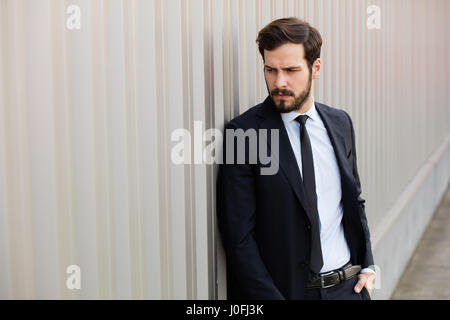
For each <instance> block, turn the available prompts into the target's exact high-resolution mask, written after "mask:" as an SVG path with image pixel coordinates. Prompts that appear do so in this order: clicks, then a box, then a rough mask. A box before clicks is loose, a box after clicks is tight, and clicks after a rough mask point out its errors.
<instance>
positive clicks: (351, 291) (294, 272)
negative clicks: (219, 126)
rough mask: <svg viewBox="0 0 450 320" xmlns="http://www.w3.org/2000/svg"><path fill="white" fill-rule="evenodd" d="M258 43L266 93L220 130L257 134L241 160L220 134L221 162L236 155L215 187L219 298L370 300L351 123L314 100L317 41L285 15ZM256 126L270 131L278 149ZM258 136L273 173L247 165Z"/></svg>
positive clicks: (258, 165) (368, 262)
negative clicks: (220, 252) (224, 292)
mask: <svg viewBox="0 0 450 320" xmlns="http://www.w3.org/2000/svg"><path fill="white" fill-rule="evenodd" d="M257 43H258V46H259V51H260V53H261V55H262V58H263V60H264V76H265V81H266V85H267V88H268V92H269V97H267V99H266V100H265V101H264V102H263V103H261V104H259V105H257V106H255V107H253V108H251V109H249V110H248V111H247V112H245V113H243V114H242V115H240V116H238V117H236V118H235V119H233V120H232V121H230V122H229V123H228V124H227V125H226V127H225V128H226V129H227V130H230V129H233V130H237V129H242V130H244V131H245V132H247V130H250V129H252V130H256V132H257V138H258V144H256V146H255V145H247V144H246V145H245V150H244V151H243V158H244V160H245V161H244V163H243V161H237V159H238V155H237V154H239V150H237V149H236V145H235V142H236V141H235V140H236V136H233V137H232V139H230V138H229V137H228V136H226V139H225V143H224V159H227V153H230V148H234V150H232V151H235V152H233V161H226V162H225V163H224V164H223V165H221V166H220V168H219V175H218V181H217V215H218V223H219V230H220V234H221V236H222V240H223V241H222V242H223V245H224V248H225V253H226V260H227V283H228V286H227V289H228V297H229V298H230V299H357V300H361V299H370V294H371V290H372V286H373V283H374V280H375V273H374V271H372V270H371V269H370V268H369V267H371V266H372V265H373V257H372V251H371V243H370V235H369V229H368V223H367V219H366V214H365V209H364V203H365V200H364V199H362V198H361V197H360V194H361V187H360V180H359V176H358V170H357V165H356V150H355V135H354V130H353V124H352V121H351V119H350V116H349V115H348V114H347V113H346V112H345V111H343V110H338V109H335V108H331V107H328V106H326V105H324V104H320V103H317V102H314V99H313V93H314V80H315V79H317V78H318V76H319V73H320V68H321V60H320V50H321V46H322V38H321V36H320V34H319V32H318V31H317V30H316V29H315V28H313V27H311V26H310V25H309V24H308V23H306V22H304V21H301V20H299V19H296V18H287V19H279V20H276V21H273V22H272V23H270V24H269V25H267V26H266V27H265V28H264V29H262V30H261V31H260V32H259V35H258V39H257ZM261 129H266V130H267V131H266V133H267V135H266V136H268V137H270V134H271V133H272V132H274V131H277V132H278V135H279V139H278V140H277V141H275V143H278V146H275V145H274V144H273V142H271V139H270V138H267V139H266V140H267V142H266V141H265V140H264V137H263V136H262V134H261V132H263V130H261ZM242 130H241V132H242ZM236 132H237V131H236ZM269 132H270V133H269ZM261 139H262V141H263V143H266V144H267V150H273V154H272V155H273V156H274V157H272V158H273V159H277V161H278V160H279V170H278V171H277V172H276V173H275V174H271V175H264V174H262V173H261V169H262V168H263V167H266V164H263V163H264V162H263V161H261V158H260V157H259V156H258V160H257V161H255V162H254V163H251V161H249V160H250V159H249V158H250V155H251V154H254V153H255V152H256V150H255V148H257V147H258V146H260V145H261V144H260V143H261ZM227 146H228V147H227ZM277 147H279V152H278V153H279V154H275V153H277V152H276V151H277V150H278V148H277ZM241 151H242V150H241Z"/></svg>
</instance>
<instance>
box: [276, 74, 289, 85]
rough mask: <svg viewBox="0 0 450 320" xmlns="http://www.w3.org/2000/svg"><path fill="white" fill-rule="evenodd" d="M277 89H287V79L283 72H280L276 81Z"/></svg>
mask: <svg viewBox="0 0 450 320" xmlns="http://www.w3.org/2000/svg"><path fill="white" fill-rule="evenodd" d="M275 87H277V88H284V87H286V77H285V75H284V74H283V72H278V74H277V78H276V79H275Z"/></svg>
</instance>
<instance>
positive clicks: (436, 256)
mask: <svg viewBox="0 0 450 320" xmlns="http://www.w3.org/2000/svg"><path fill="white" fill-rule="evenodd" d="M391 299H394V300H398V299H403V300H410V299H424V300H429V299H436V300H442V299H450V188H448V189H447V192H446V194H445V195H444V197H443V199H442V201H441V204H440V205H439V207H438V209H437V211H436V212H435V214H434V216H433V218H432V219H431V222H430V224H429V225H428V227H427V229H426V231H425V232H424V234H423V236H422V238H421V239H420V241H419V244H418V246H417V248H416V250H415V252H414V254H413V256H412V258H411V259H410V261H409V264H408V266H407V267H406V270H405V271H404V272H403V275H402V278H401V279H400V281H399V283H398V285H397V288H396V289H395V291H394V294H393V295H392V297H391Z"/></svg>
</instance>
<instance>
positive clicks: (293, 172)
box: [259, 97, 311, 220]
mask: <svg viewBox="0 0 450 320" xmlns="http://www.w3.org/2000/svg"><path fill="white" fill-rule="evenodd" d="M259 115H260V116H261V117H262V118H264V120H263V121H262V122H261V123H260V127H259V128H260V129H267V137H268V139H267V148H268V150H272V149H271V141H270V140H271V139H270V130H273V129H278V132H279V155H276V154H273V155H271V156H272V157H273V158H276V160H277V161H278V163H279V166H280V168H281V170H282V171H283V173H284V175H285V176H286V178H287V180H288V181H289V184H290V185H291V186H292V188H293V189H294V193H295V195H296V197H297V199H298V200H299V202H300V204H301V205H302V207H303V209H304V210H305V212H306V213H307V215H308V217H309V218H310V220H311V213H310V210H309V206H308V204H307V202H306V198H305V195H304V189H303V183H302V178H301V174H300V170H299V169H298V165H297V160H296V159H295V155H294V151H293V150H292V146H291V143H290V141H289V137H288V134H287V132H286V128H285V127H284V124H283V120H282V119H281V116H280V113H279V112H278V111H277V110H276V109H275V106H274V105H273V103H272V100H270V98H269V97H268V98H267V99H266V100H265V101H264V103H263V108H262V109H261V111H260V113H259ZM260 137H261V136H260Z"/></svg>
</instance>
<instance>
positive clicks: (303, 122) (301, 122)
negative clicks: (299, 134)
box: [295, 114, 309, 125]
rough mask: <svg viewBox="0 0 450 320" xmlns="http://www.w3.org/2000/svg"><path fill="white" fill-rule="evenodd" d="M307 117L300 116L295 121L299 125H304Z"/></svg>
mask: <svg viewBox="0 0 450 320" xmlns="http://www.w3.org/2000/svg"><path fill="white" fill-rule="evenodd" d="M308 118H309V117H308V116H307V115H305V114H304V115H301V116H298V117H297V118H295V121H298V122H300V124H302V125H305V123H306V120H308Z"/></svg>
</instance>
